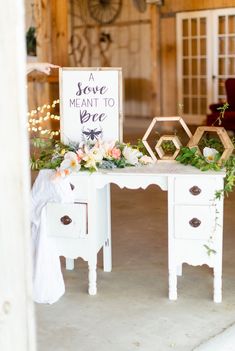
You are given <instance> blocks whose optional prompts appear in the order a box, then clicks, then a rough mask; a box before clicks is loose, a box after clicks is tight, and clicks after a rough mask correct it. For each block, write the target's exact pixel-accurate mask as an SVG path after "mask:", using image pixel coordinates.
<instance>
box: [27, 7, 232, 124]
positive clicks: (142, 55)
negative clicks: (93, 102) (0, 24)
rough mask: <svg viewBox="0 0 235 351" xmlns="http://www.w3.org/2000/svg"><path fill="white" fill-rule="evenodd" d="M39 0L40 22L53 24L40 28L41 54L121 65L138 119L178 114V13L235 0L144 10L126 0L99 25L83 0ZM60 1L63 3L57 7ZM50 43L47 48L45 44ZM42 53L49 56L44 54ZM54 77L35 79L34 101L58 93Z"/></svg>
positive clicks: (131, 111)
mask: <svg viewBox="0 0 235 351" xmlns="http://www.w3.org/2000/svg"><path fill="white" fill-rule="evenodd" d="M26 1H29V0H26ZM35 3H36V4H38V3H39V4H41V5H43V6H44V10H45V11H46V14H45V18H44V17H42V18H43V21H42V23H43V25H44V28H46V27H47V28H48V27H49V28H50V30H49V31H48V29H47V31H46V32H45V35H44V39H43V40H42V38H43V34H42V33H43V32H42V30H41V31H40V34H39V39H40V40H39V42H40V41H42V42H43V46H42V47H41V48H42V50H41V51H40V48H39V52H40V55H39V60H42V59H43V60H45V59H48V60H50V61H51V62H53V63H59V64H61V65H69V66H81V67H82V66H114V67H115V66H116V67H122V68H123V76H124V86H125V104H124V107H125V115H126V117H127V118H129V119H132V120H134V119H137V123H138V121H141V120H143V119H145V118H146V117H149V118H152V117H153V116H154V115H165V116H170V115H176V114H178V102H177V82H176V37H175V35H176V14H177V13H178V12H183V11H194V10H195V11H198V10H206V9H215V8H225V7H232V6H235V0H214V1H213V0H207V1H204V0H197V1H183V0H164V5H163V6H160V7H158V6H156V5H147V10H146V11H145V12H143V13H140V12H139V11H138V10H137V9H136V8H135V7H134V5H133V1H132V0H123V7H122V10H121V13H120V15H119V16H118V18H117V19H116V20H115V21H114V22H113V23H111V24H110V25H99V24H98V23H97V22H95V21H94V20H93V19H92V18H91V17H90V15H89V10H88V8H87V1H85V0H83V1H82V0H81V1H76V0H70V1H65V0H61V1H57V2H56V1H55V0H52V1H49V0H35ZM65 3H66V4H67V7H66V4H65ZM53 4H54V5H53ZM55 4H57V9H56V8H55V6H56V5H55ZM61 4H62V5H63V6H65V7H64V9H63V11H58V6H62V5H61ZM53 6H54V7H53ZM66 8H67V14H66V13H65V11H66ZM48 9H49V11H48ZM53 11H54V12H53ZM67 15H68V16H67ZM48 16H49V17H48ZM66 16H67V17H66ZM51 21H52V23H51ZM66 25H67V27H66ZM61 28H62V29H61ZM50 31H51V32H50ZM48 35H49V38H48ZM104 35H106V37H107V36H108V37H109V38H110V39H111V40H110V42H104V41H101V37H102V36H104ZM40 36H41V37H40ZM65 36H67V42H66V40H65ZM61 40H62V42H61ZM47 43H48V50H45V48H46V45H47ZM62 43H64V44H62ZM39 45H41V43H40V44H39ZM49 53H50V55H51V56H50V55H49ZM44 54H45V55H47V56H45V57H44V56H43V55H44ZM58 58H59V59H58ZM50 79H51V80H52V81H51V83H50V89H49V90H47V89H46V88H45V87H46V85H45V84H44V85H41V86H39V87H38V88H37V89H38V92H35V91H33V89H34V90H35V89H36V88H35V84H33V88H32V87H31V90H32V91H31V93H30V94H31V95H32V96H33V98H31V99H30V100H31V101H34V103H37V104H39V103H40V102H41V101H42V100H43V99H45V98H47V99H48V100H50V99H52V98H55V97H56V94H58V84H57V80H56V77H54V78H53V77H52V78H50ZM50 79H49V80H50ZM53 79H54V81H53ZM53 82H54V83H53ZM53 84H54V86H53ZM52 87H53V88H52ZM43 89H44V93H45V94H44V93H43V92H42V90H43ZM45 102H46V103H47V102H50V101H45ZM43 103H44V101H43ZM133 123H136V121H134V122H133Z"/></svg>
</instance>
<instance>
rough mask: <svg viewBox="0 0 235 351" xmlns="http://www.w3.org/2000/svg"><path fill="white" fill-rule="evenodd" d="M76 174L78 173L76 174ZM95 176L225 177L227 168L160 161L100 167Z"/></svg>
mask: <svg viewBox="0 0 235 351" xmlns="http://www.w3.org/2000/svg"><path fill="white" fill-rule="evenodd" d="M79 174H84V175H86V174H89V173H88V172H80V173H79ZM74 175H76V174H74ZM92 175H95V176H98V177H100V176H144V175H148V176H166V177H168V176H174V175H180V176H202V177H211V176H214V177H225V170H222V171H218V172H217V171H206V172H202V171H200V170H199V169H197V168H195V167H192V166H185V165H182V164H180V163H178V162H158V163H155V164H152V165H147V166H137V167H125V168H114V169H99V170H98V171H97V172H95V173H92Z"/></svg>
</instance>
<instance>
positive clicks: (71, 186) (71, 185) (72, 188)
mask: <svg viewBox="0 0 235 351" xmlns="http://www.w3.org/2000/svg"><path fill="white" fill-rule="evenodd" d="M69 185H70V188H71V190H72V191H73V190H74V188H75V185H73V184H72V183H69Z"/></svg>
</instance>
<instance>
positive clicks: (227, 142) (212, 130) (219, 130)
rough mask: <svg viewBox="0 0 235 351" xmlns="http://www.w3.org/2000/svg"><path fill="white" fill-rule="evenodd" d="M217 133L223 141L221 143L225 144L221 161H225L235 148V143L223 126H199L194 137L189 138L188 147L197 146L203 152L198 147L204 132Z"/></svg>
mask: <svg viewBox="0 0 235 351" xmlns="http://www.w3.org/2000/svg"><path fill="white" fill-rule="evenodd" d="M207 132H210V133H216V134H217V135H218V137H219V139H220V141H221V143H222V144H223V147H224V152H223V153H222V155H221V157H220V159H219V162H220V163H221V162H223V161H226V160H227V159H228V158H229V157H230V156H231V155H232V153H233V150H234V146H233V143H232V141H231V139H230V138H229V136H228V133H227V132H226V130H225V129H224V128H223V127H207V126H205V127H204V126H203V127H198V128H197V129H196V131H195V133H194V135H193V136H192V138H191V139H190V140H189V143H188V145H187V146H188V147H190V148H192V147H196V148H197V150H198V152H199V153H200V154H201V151H200V149H199V147H198V144H199V142H200V140H201V139H202V137H203V134H204V133H207Z"/></svg>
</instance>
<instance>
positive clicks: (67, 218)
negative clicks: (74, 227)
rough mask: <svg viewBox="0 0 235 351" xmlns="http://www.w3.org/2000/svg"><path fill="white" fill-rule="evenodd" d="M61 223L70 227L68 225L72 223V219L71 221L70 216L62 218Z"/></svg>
mask: <svg viewBox="0 0 235 351" xmlns="http://www.w3.org/2000/svg"><path fill="white" fill-rule="evenodd" d="M60 221H61V223H63V224H64V225H68V224H70V223H72V219H71V218H70V217H69V216H67V215H65V216H63V217H61V218H60Z"/></svg>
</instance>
